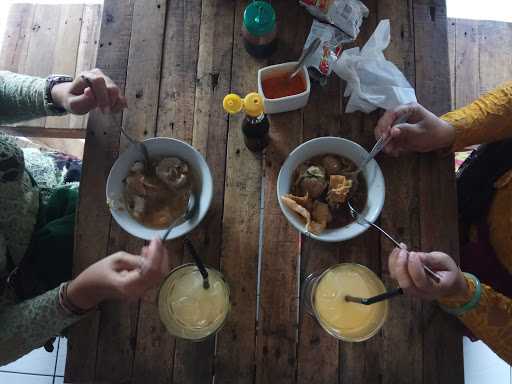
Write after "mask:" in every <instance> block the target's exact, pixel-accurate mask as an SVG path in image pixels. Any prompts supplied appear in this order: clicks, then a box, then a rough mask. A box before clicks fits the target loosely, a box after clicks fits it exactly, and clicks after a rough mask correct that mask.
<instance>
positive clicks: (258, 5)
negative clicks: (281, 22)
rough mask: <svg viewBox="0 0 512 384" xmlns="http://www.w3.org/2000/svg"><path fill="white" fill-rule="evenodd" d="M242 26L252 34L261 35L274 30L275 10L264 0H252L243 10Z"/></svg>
mask: <svg viewBox="0 0 512 384" xmlns="http://www.w3.org/2000/svg"><path fill="white" fill-rule="evenodd" d="M244 26H245V29H247V31H248V32H249V33H250V34H251V35H254V36H263V35H266V34H267V33H270V32H272V31H273V30H274V28H275V26H276V12H275V11H274V8H273V7H272V5H271V4H270V3H268V2H266V1H253V2H252V3H250V4H249V5H248V6H247V7H246V8H245V11H244Z"/></svg>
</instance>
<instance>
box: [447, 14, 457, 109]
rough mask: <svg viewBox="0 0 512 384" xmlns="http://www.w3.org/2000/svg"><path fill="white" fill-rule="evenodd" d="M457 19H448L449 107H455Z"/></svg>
mask: <svg viewBox="0 0 512 384" xmlns="http://www.w3.org/2000/svg"><path fill="white" fill-rule="evenodd" d="M456 39H457V19H448V63H449V64H450V91H451V109H452V110H453V109H455V84H456V82H457V71H456V70H455V61H456V58H457V43H456Z"/></svg>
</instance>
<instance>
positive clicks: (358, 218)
mask: <svg viewBox="0 0 512 384" xmlns="http://www.w3.org/2000/svg"><path fill="white" fill-rule="evenodd" d="M347 205H348V208H349V210H350V214H351V215H352V217H353V218H354V219H355V220H356V222H357V224H359V225H363V226H364V225H370V226H372V227H373V228H375V229H377V230H379V231H380V232H381V233H382V234H383V235H384V236H386V237H387V238H388V239H389V240H391V241H392V242H393V243H394V244H395V245H396V246H397V247H398V248H403V246H402V245H401V244H400V243H399V242H398V241H396V240H395V239H394V238H392V237H391V236H390V235H389V234H388V233H387V232H386V231H384V230H383V229H382V228H381V227H379V226H378V225H377V224H374V223H372V222H371V221H369V220H367V219H366V217H364V216H363V215H361V214H360V213H359V212H358V211H357V210H356V209H355V208H354V207H353V206H352V204H350V199H349V200H347ZM423 269H424V270H425V273H426V274H427V275H428V277H430V278H431V279H432V280H434V281H435V282H436V283H439V282H440V281H441V276H439V275H438V274H437V273H435V272H434V271H433V270H431V269H430V268H429V267H427V266H426V265H424V266H423Z"/></svg>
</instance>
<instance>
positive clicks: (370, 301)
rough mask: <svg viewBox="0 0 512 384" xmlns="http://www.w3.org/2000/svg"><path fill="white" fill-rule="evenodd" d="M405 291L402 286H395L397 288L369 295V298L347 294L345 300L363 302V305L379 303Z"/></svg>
mask: <svg viewBox="0 0 512 384" xmlns="http://www.w3.org/2000/svg"><path fill="white" fill-rule="evenodd" d="M403 293H404V291H403V290H402V288H395V289H392V290H391V291H388V292H385V293H382V294H380V295H377V296H373V297H368V298H361V297H354V296H350V295H347V296H345V301H350V302H352V303H358V304H363V305H370V304H375V303H378V302H380V301H384V300H388V299H391V298H392V297H395V296H398V295H401V294H403Z"/></svg>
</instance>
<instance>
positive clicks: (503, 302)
mask: <svg viewBox="0 0 512 384" xmlns="http://www.w3.org/2000/svg"><path fill="white" fill-rule="evenodd" d="M442 118H443V119H444V120H446V121H448V122H449V123H450V124H452V125H453V126H454V127H455V132H456V139H455V144H454V147H453V150H454V151H455V150H461V149H463V148H465V147H467V146H470V145H475V144H481V143H490V142H495V141H499V140H503V139H506V138H510V137H512V82H511V83H507V84H505V85H504V86H502V87H500V88H498V89H496V90H494V91H492V92H490V93H488V94H487V95H485V96H483V97H481V98H480V99H478V100H477V101H475V102H474V103H472V104H470V105H468V106H466V107H464V108H461V109H459V110H456V111H453V112H450V113H448V114H446V115H444V116H443V117H442ZM487 224H488V228H489V240H490V244H491V246H492V248H493V250H494V252H495V253H496V256H497V258H498V260H499V262H500V263H501V265H503V267H504V268H506V270H508V273H509V274H512V170H510V171H508V172H506V173H505V174H504V175H502V176H501V177H500V178H499V179H498V181H497V182H496V183H495V192H494V197H493V200H492V203H491V206H490V209H489V212H488V216H487ZM477 236H478V231H476V230H474V228H473V229H472V230H471V231H470V234H469V237H470V238H472V240H473V242H474V243H478V238H477ZM510 281H512V277H511V279H510ZM468 286H469V288H470V289H469V291H468V293H467V294H466V295H464V296H463V297H459V296H454V297H447V298H444V299H442V300H441V303H442V304H444V305H448V306H454V307H456V306H460V305H463V304H465V303H466V302H468V301H469V299H470V298H471V297H472V296H473V293H474V291H475V286H474V284H473V283H472V281H470V280H468ZM482 287H483V289H482V296H481V299H480V302H479V304H478V306H477V307H476V308H475V309H473V310H471V311H469V312H467V313H465V314H464V315H462V316H461V317H460V319H461V321H462V322H463V323H464V325H465V326H466V327H467V328H468V329H469V330H470V331H471V332H472V333H473V334H474V335H475V336H476V337H478V338H480V339H481V340H483V341H484V342H485V343H486V344H488V345H489V346H490V347H491V348H492V349H493V350H494V352H496V354H498V355H499V356H500V357H501V358H502V359H504V360H505V361H507V362H508V363H512V298H510V297H507V296H504V295H503V294H501V293H500V292H498V291H496V290H495V289H493V288H492V287H491V286H489V285H486V284H482Z"/></svg>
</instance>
